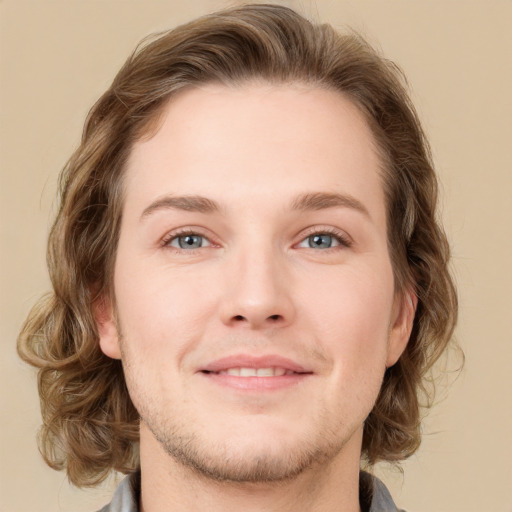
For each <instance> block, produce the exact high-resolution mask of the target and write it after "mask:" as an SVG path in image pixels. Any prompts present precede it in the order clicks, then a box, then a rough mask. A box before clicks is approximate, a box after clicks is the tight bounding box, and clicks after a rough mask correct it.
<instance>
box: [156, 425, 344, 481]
mask: <svg viewBox="0 0 512 512" xmlns="http://www.w3.org/2000/svg"><path fill="white" fill-rule="evenodd" d="M150 429H151V427H150ZM151 431H152V433H153V436H154V438H155V439H156V440H157V441H158V443H159V444H160V446H161V448H163V450H164V451H165V452H166V453H167V454H168V455H169V456H171V458H172V459H173V460H174V461H176V462H177V463H179V464H180V465H181V466H182V467H183V468H184V469H187V470H191V471H193V472H194V473H196V474H198V475H200V476H202V477H205V478H208V479H210V480H215V481H218V482H232V483H235V482H236V483H247V484H249V483H252V484H257V483H270V482H285V481H287V480H291V479H294V478H296V477H297V476H299V475H300V474H302V473H304V472H307V471H310V470H313V469H315V468H317V467H318V466H320V465H321V466H325V465H327V464H329V462H330V461H332V460H334V458H335V457H336V456H337V455H338V454H339V453H340V451H341V450H342V449H343V446H344V440H343V438H342V436H340V435H339V433H338V434H337V435H336V436H332V435H331V436H329V435H325V432H323V433H322V435H318V434H317V435H316V436H308V435H307V434H304V433H303V434H302V435H299V434H298V433H297V432H294V433H293V434H294V435H291V432H287V433H285V432H283V431H272V429H267V430H265V429H262V430H259V431H258V432H255V431H254V430H253V429H247V430H245V431H243V432H244V435H243V436H240V435H229V432H228V433H227V432H226V431H225V430H224V432H222V433H221V435H219V436H213V439H212V438H211V437H210V438H209V439H205V438H204V437H203V436H202V435H201V433H199V432H198V431H195V432H190V431H189V432H186V433H185V432H184V431H181V432H179V431H178V430H176V429H174V430H173V431H169V430H167V429H166V431H164V432H161V431H160V432H159V431H157V430H155V429H151ZM210 434H211V432H210ZM284 434H286V435H284ZM215 438H216V439H215Z"/></svg>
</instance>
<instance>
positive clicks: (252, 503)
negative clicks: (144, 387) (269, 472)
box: [140, 425, 362, 512]
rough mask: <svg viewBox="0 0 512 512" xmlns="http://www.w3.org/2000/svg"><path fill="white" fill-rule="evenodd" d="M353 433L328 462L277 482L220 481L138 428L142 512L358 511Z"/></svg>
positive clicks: (357, 438) (356, 444)
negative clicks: (178, 456)
mask: <svg viewBox="0 0 512 512" xmlns="http://www.w3.org/2000/svg"><path fill="white" fill-rule="evenodd" d="M361 437H362V432H356V433H355V434H354V436H352V438H351V439H350V440H349V442H347V443H346V445H345V446H344V447H343V449H342V450H341V451H340V452H339V453H338V454H336V455H335V456H334V457H333V458H332V460H330V461H329V462H326V463H323V464H322V465H318V466H316V467H311V468H309V469H307V470H305V471H303V472H302V473H300V474H299V475H298V476H296V477H293V478H290V479H288V480H285V481H279V482H258V483H253V482H251V483H240V482H218V481H216V480H213V479H211V478H209V477H206V476H204V475H202V474H199V473H197V472H196V470H194V469H191V468H189V467H187V466H184V465H183V464H182V463H181V462H179V461H176V460H175V459H174V458H173V457H171V456H170V455H168V454H167V453H166V452H165V451H164V450H163V448H162V446H161V445H160V443H159V442H158V441H157V440H156V439H155V438H154V436H153V435H152V434H151V432H149V431H148V429H147V428H146V427H144V425H142V426H141V442H140V455H141V478H142V480H141V503H140V510H141V512H157V511H161V510H173V512H185V511H187V512H196V511H198V512H199V511H203V510H208V511H209V512H220V511H222V512H224V511H225V510H244V511H245V512H253V511H254V512H255V511H258V512H260V511H261V510H265V511H268V512H274V511H276V512H277V511H279V512H288V511H290V512H291V511H293V512H306V511H308V512H311V511H315V512H334V511H339V510H343V511H346V512H360V507H359V460H360V452H361Z"/></svg>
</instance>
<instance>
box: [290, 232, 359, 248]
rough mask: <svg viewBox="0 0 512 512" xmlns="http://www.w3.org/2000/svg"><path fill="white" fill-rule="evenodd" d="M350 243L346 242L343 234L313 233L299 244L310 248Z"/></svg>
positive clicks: (346, 245)
mask: <svg viewBox="0 0 512 512" xmlns="http://www.w3.org/2000/svg"><path fill="white" fill-rule="evenodd" d="M349 245H350V244H349V243H348V242H345V240H344V239H343V238H342V237H341V235H331V234H330V233H313V234H312V235H309V236H308V237H306V238H305V239H304V240H302V242H301V243H300V244H299V247H306V248H308V249H324V250H325V249H331V248H333V247H338V246H345V247H348V246H349Z"/></svg>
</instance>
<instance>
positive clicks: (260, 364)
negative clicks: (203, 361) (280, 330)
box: [199, 354, 312, 379]
mask: <svg viewBox="0 0 512 512" xmlns="http://www.w3.org/2000/svg"><path fill="white" fill-rule="evenodd" d="M272 367H276V368H284V369H285V370H288V371H292V372H294V373H297V374H310V373H312V370H311V369H309V368H305V367H304V366H302V365H300V364H298V363H296V362H295V361H293V360H292V359H289V358H287V357H282V356H279V355H274V354H268V355H262V356H251V355H249V354H238V355H232V356H228V357H223V358H221V359H217V360H215V361H212V362H211V363H208V364H207V365H206V366H205V367H203V368H200V370H199V371H200V372H209V373H217V372H220V371H223V370H228V369H229V368H272ZM245 378H251V377H245ZM271 378H273V379H275V378H278V377H271Z"/></svg>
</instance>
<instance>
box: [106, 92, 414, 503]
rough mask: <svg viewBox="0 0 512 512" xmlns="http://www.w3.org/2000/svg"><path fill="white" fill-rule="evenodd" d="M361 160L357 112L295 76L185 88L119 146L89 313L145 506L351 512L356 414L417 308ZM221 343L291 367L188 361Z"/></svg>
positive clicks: (364, 141) (363, 139)
mask: <svg viewBox="0 0 512 512" xmlns="http://www.w3.org/2000/svg"><path fill="white" fill-rule="evenodd" d="M379 168H380V162H379V159H378V156H377V154H376V151H375V149H374V143H373V138H372V134H371V132H370V129H369V127H368V126H367V124H366V122H365V121H364V118H363V116H362V115H361V113H360V112H359V111H358V110H357V108H356V107H355V106H354V105H353V104H352V103H351V102H350V101H349V100H348V99H347V98H345V97H344V96H342V95H341V94H340V93H337V92H333V91H327V90H323V89H319V88H312V87H308V86H304V85H298V84H289V85H280V86H275V85H268V84H262V83H258V84H256V83H252V84H247V85H244V86H240V87H236V88H235V87H233V88H229V87H226V86H222V85H206V86H203V87H200V88H193V89H192V88H191V89H187V90H185V91H182V92H180V93H179V94H178V95H175V96H174V97H173V98H172V99H171V101H170V102H169V104H168V105H167V107H166V110H165V112H164V113H163V116H162V121H161V124H160V126H159V128H158V130H157V131H156V133H155V134H152V136H151V137H149V138H148V137H147V138H146V139H144V140H141V141H139V142H137V143H136V144H135V145H134V147H133V150H132V153H131V156H130V159H129V162H128V165H127V169H126V181H125V204H124V208H123V219H122V225H121V231H120V239H119V247H118V252H117V258H116V263H115V276H114V294H115V307H114V305H113V304H111V303H109V302H108V299H105V307H104V308H103V309H102V310H101V311H99V312H98V313H97V320H98V324H99V329H100V344H101V348H102V350H103V352H104V353H105V354H107V355H108V356H110V357H113V358H120V359H122V361H123V367H124V370H125V375H126V380H127V385H128V389H129V391H130V396H131V398H132V400H133V402H134V404H135V406H136V407H137V410H138V411H139V413H140V415H141V432H140V436H141V467H142V499H141V506H142V507H143V510H145V511H146V512H152V511H157V510H165V509H167V508H168V507H171V506H172V507H173V508H172V509H173V510H176V511H181V510H187V511H194V510H205V509H207V510H210V511H216V510H236V509H237V507H240V508H243V509H244V510H294V511H300V510H304V511H305V510H309V511H311V510H318V511H330V510H345V511H358V510H359V503H358V474H359V459H360V454H361V442H362V431H363V423H364V420H365V418H366V417H367V415H368V414H369V413H370V411H371V409H372V407H373V405H374V403H375V400H376V398H377V395H378V392H379V389H380V386H381V382H382V378H383V375H384V372H385V369H386V367H389V366H391V365H393V364H394V363H395V362H396V361H397V359H398V358H399V356H400V354H401V353H402V351H403V350H404V348H405V346H406V344H407V341H408V339H409V335H410V329H411V325H412V320H413V316H414V307H415V299H414V297H413V296H412V295H411V294H408V300H405V297H404V296H403V295H399V294H397V293H396V292H395V288H394V281H393V271H392V265H391V261H390V257H389V252H388V245H387V238H386V208H385V201H384V192H383V187H382V182H381V177H380V173H379ZM308 194H309V196H308ZM313 194H317V195H316V196H314V197H315V198H316V201H312V200H311V197H312V195H313ZM326 194H328V196H327V197H326V196H325V195H326ZM333 194H338V196H337V197H336V198H334V199H333V197H332V195H333ZM190 196H200V197H201V198H206V199H207V200H208V201H204V200H201V201H197V200H196V201H195V202H191V201H190V200H188V201H187V200H183V199H180V200H178V201H177V200H176V198H178V197H186V198H190ZM308 197H309V199H310V200H309V201H307V200H305V199H307V198H308ZM340 197H341V199H340ZM319 198H320V199H319ZM300 199H301V200H302V202H301V207H300V208H297V207H293V205H294V203H295V206H297V204H296V203H297V202H298V201H299V200H300ZM212 201H214V202H215V203H216V205H217V206H218V209H214V210H212V209H211V208H209V207H210V206H211V202H212ZM184 208H187V209H184ZM183 230H185V234H183ZM315 235H316V238H315ZM180 236H181V238H179V237H180ZM186 236H189V238H186ZM190 237H192V238H190ZM187 242H189V243H192V245H194V244H195V245H198V244H202V246H201V247H196V248H189V247H190V245H187ZM318 242H320V243H319V244H318ZM180 243H181V246H180ZM261 356H265V357H269V358H270V359H268V360H267V361H261V360H260V359H258V358H260V357H261ZM226 357H234V358H235V359H234V362H233V360H232V361H231V363H232V364H233V365H235V366H236V365H238V366H244V364H245V363H244V364H242V363H240V364H238V363H237V361H239V360H240V358H245V359H244V361H245V360H248V361H249V363H250V364H252V363H254V366H258V365H259V366H266V365H267V366H268V364H274V362H275V361H276V358H277V357H281V358H285V359H286V361H291V362H292V363H293V364H294V365H296V366H297V367H299V366H300V368H301V371H295V372H294V373H293V374H292V375H291V376H290V375H288V376H283V377H263V378H261V377H250V378H246V377H236V376H231V377H230V376H224V375H220V374H216V373H205V371H204V370H205V369H207V368H210V369H211V368H212V364H213V366H215V364H216V363H215V362H218V361H219V360H222V359H223V358H226ZM237 358H238V359H237ZM268 361H270V363H268ZM231 363H229V364H231ZM249 363H247V364H249ZM267 363H268V364H267ZM219 364H220V366H222V365H223V363H219ZM229 364H228V363H225V364H224V366H226V365H228V366H229ZM276 366H277V364H276ZM297 367H294V368H295V370H297ZM217 369H218V368H217Z"/></svg>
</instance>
